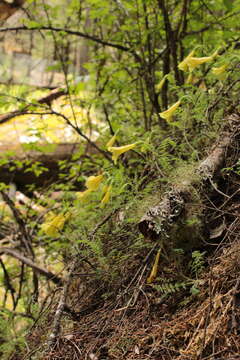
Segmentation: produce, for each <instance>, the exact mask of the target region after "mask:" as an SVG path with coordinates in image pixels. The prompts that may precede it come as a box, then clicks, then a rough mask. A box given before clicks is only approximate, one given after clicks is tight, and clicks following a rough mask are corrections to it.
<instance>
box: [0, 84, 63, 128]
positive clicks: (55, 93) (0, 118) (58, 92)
mask: <svg viewBox="0 0 240 360" xmlns="http://www.w3.org/2000/svg"><path fill="white" fill-rule="evenodd" d="M63 95H66V90H65V89H54V90H52V91H50V93H49V94H48V95H45V96H43V97H42V98H40V99H38V100H36V104H41V105H43V104H45V105H50V104H51V103H52V101H54V100H56V99H58V98H59V97H61V96H63ZM34 105H35V104H34ZM30 106H32V104H28V105H26V106H25V107H24V108H23V109H21V110H14V111H11V112H9V113H7V114H3V115H0V124H4V123H5V122H7V121H9V120H11V119H13V118H15V117H16V116H19V115H24V114H27V113H28V109H29V107H30Z"/></svg>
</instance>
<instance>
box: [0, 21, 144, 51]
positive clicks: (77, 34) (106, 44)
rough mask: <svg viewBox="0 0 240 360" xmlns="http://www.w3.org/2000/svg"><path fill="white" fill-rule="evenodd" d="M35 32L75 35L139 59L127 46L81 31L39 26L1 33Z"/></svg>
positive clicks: (17, 27)
mask: <svg viewBox="0 0 240 360" xmlns="http://www.w3.org/2000/svg"><path fill="white" fill-rule="evenodd" d="M20 30H21V31H22V30H23V31H34V30H38V31H39V30H51V31H55V32H62V33H66V34H69V35H75V36H79V37H82V38H85V39H88V40H92V41H94V42H96V43H98V44H101V45H104V46H109V47H112V48H115V49H118V50H122V51H127V52H130V53H132V54H133V55H134V56H136V57H138V55H137V54H135V52H134V51H133V49H131V48H129V47H127V46H123V45H120V44H116V43H112V42H108V41H105V40H102V39H99V38H98V37H96V36H92V35H89V34H85V33H83V32H81V31H76V30H70V29H65V28H58V27H53V26H41V25H39V26H38V27H36V28H30V27H27V26H16V27H8V28H2V29H0V32H7V31H20Z"/></svg>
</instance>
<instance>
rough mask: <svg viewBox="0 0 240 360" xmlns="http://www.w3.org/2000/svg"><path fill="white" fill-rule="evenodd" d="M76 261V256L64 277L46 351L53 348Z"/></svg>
mask: <svg viewBox="0 0 240 360" xmlns="http://www.w3.org/2000/svg"><path fill="white" fill-rule="evenodd" d="M76 263H77V258H75V260H74V261H73V262H72V263H71V265H70V269H69V272H68V275H67V278H66V281H65V283H64V286H63V289H62V294H61V296H60V300H59V303H58V306H57V310H56V313H55V316H54V320H53V327H52V332H51V334H50V335H49V339H48V342H47V345H48V346H47V350H46V352H49V351H50V352H51V350H53V347H54V346H55V343H56V340H57V336H58V335H59V333H60V323H61V318H62V314H63V311H64V307H65V305H66V300H67V295H68V289H69V286H70V281H71V278H72V275H73V271H74V269H75V266H76Z"/></svg>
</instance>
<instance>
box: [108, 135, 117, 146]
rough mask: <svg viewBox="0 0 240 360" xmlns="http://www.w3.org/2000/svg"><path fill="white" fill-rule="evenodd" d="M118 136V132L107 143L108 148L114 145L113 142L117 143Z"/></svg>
mask: <svg viewBox="0 0 240 360" xmlns="http://www.w3.org/2000/svg"><path fill="white" fill-rule="evenodd" d="M116 137H117V134H115V135H114V136H113V137H112V138H111V139H110V140H109V141H108V143H107V144H106V148H107V149H108V148H109V147H111V146H113V144H114V143H115V141H116Z"/></svg>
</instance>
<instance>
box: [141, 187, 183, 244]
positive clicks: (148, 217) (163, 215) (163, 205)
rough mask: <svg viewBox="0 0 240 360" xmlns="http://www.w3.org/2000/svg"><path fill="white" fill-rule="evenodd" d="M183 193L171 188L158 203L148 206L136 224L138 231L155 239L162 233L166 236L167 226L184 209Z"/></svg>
mask: <svg viewBox="0 0 240 360" xmlns="http://www.w3.org/2000/svg"><path fill="white" fill-rule="evenodd" d="M183 195H184V194H183V193H181V192H180V191H178V190H172V191H170V192H169V193H168V194H167V195H166V196H165V197H164V198H163V200H162V201H161V202H160V204H159V205H156V206H154V207H152V208H150V209H149V210H148V211H147V213H146V214H145V215H144V216H143V217H142V219H141V220H140V222H139V224H138V226H139V230H140V232H141V233H142V234H143V235H144V236H145V237H148V238H150V239H152V240H156V239H158V238H159V237H160V236H162V235H165V236H166V237H167V231H168V229H169V227H170V226H171V224H172V223H174V222H175V221H176V220H177V219H178V217H179V216H180V214H181V213H182V210H183V209H184V205H185V200H184V196H183Z"/></svg>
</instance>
